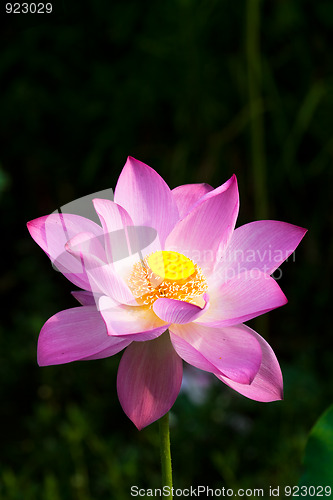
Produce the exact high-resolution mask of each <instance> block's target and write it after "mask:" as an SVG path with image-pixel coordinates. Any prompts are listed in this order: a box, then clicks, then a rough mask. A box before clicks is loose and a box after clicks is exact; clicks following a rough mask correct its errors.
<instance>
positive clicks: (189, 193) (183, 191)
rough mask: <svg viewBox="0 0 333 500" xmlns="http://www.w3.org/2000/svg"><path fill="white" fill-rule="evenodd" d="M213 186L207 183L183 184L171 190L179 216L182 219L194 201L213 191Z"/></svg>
mask: <svg viewBox="0 0 333 500" xmlns="http://www.w3.org/2000/svg"><path fill="white" fill-rule="evenodd" d="M213 189H214V188H213V187H212V186H210V185H209V184H205V183H202V184H184V185H183V186H178V187H176V188H175V189H173V190H172V194H173V196H174V198H175V200H176V203H177V207H178V212H179V217H180V218H181V219H182V218H183V217H185V215H187V214H188V212H190V211H191V208H192V207H193V205H194V204H195V203H197V202H198V201H199V200H200V199H201V198H202V197H203V196H204V195H205V194H207V193H209V192H210V191H213Z"/></svg>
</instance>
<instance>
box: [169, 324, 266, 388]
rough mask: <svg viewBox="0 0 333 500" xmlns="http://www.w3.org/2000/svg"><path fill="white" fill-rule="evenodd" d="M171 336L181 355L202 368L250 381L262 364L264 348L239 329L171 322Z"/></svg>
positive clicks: (238, 380) (185, 359)
mask: <svg viewBox="0 0 333 500" xmlns="http://www.w3.org/2000/svg"><path fill="white" fill-rule="evenodd" d="M170 337H171V342H172V345H173V347H174V348H175V350H176V352H177V353H178V355H179V356H180V357H181V358H182V359H184V361H187V363H190V364H191V365H193V366H195V367H196V368H200V369H201V370H206V371H210V372H213V373H214V374H219V375H221V376H222V375H223V376H224V377H227V378H228V379H231V380H233V381H237V382H239V383H241V384H250V383H251V382H252V380H253V379H254V377H255V375H256V374H257V372H258V370H259V367H260V364H261V357H262V353H261V347H260V344H259V342H258V341H257V339H256V338H255V337H253V335H251V334H250V333H249V332H247V331H246V330H245V331H244V330H243V329H242V328H239V325H237V326H233V327H229V328H207V327H205V326H202V325H198V324H197V323H191V324H187V325H172V326H171V327H170Z"/></svg>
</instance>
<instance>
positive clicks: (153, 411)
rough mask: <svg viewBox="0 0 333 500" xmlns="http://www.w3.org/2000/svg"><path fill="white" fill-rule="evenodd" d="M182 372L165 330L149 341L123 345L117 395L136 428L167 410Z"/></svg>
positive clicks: (179, 384) (150, 421)
mask: <svg viewBox="0 0 333 500" xmlns="http://www.w3.org/2000/svg"><path fill="white" fill-rule="evenodd" d="M182 376H183V366H182V360H181V359H180V357H179V356H178V355H177V354H176V352H175V350H174V349H173V347H172V345H171V342H170V338H169V335H168V333H166V334H165V335H162V336H161V337H159V338H157V339H155V340H151V341H150V342H133V343H132V344H131V345H130V346H129V347H128V348H127V349H126V351H125V352H124V354H123V356H122V358H121V360H120V364H119V369H118V376H117V391H118V398H119V401H120V404H121V406H122V408H123V410H124V412H125V413H126V415H127V416H128V418H129V419H130V420H132V422H133V423H134V425H135V426H136V427H137V428H138V429H139V430H141V429H143V428H144V427H146V426H147V425H149V424H151V423H152V422H155V421H156V420H158V419H159V418H161V417H162V416H163V415H165V414H166V413H167V412H168V411H169V410H170V408H171V407H172V406H173V404H174V402H175V401H176V399H177V396H178V394H179V390H180V386H181V382H182Z"/></svg>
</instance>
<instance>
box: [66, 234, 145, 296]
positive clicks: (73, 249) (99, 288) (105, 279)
mask: <svg viewBox="0 0 333 500" xmlns="http://www.w3.org/2000/svg"><path fill="white" fill-rule="evenodd" d="M99 245H100V243H99V242H98V241H97V240H96V239H89V237H88V235H87V234H86V233H81V234H79V235H77V236H76V237H74V238H72V239H71V240H70V241H68V242H67V243H66V245H65V248H66V251H67V252H69V253H70V254H71V255H73V256H74V257H76V258H77V259H78V260H79V261H80V262H81V263H82V264H83V266H84V268H85V270H86V274H87V278H88V279H89V283H90V289H91V290H92V291H93V292H94V293H97V294H105V295H109V296H110V297H112V298H113V299H114V300H116V301H117V302H119V303H121V304H133V305H136V301H135V299H134V297H133V294H132V292H131V291H130V289H129V288H128V286H127V284H126V283H125V282H124V280H123V279H122V277H121V276H119V274H118V273H117V272H116V271H115V269H114V267H113V265H112V264H108V263H106V262H105V261H104V260H102V259H101V258H99V257H98V256H96V253H97V254H98V255H100V251H99ZM95 247H96V248H95Z"/></svg>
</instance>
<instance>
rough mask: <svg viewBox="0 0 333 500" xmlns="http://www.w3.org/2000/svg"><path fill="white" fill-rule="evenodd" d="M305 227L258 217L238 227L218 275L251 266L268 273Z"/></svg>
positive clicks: (230, 274)
mask: <svg viewBox="0 0 333 500" xmlns="http://www.w3.org/2000/svg"><path fill="white" fill-rule="evenodd" d="M306 231H307V230H306V229H303V228H302V227H298V226H294V225H293V224H287V223H286V222H279V221H276V220H259V221H256V222H251V223H250V224H245V225H244V226H241V227H238V228H237V229H236V230H235V231H234V233H233V235H232V237H231V239H230V242H229V245H228V247H227V249H226V251H225V253H224V255H223V256H222V260H221V261H220V263H219V264H218V266H217V268H216V273H217V274H219V276H220V278H221V279H230V278H232V277H233V276H235V275H236V274H239V273H241V272H243V271H245V270H250V269H258V270H260V271H263V272H264V273H265V274H271V273H272V272H274V271H275V269H277V268H278V267H279V266H280V264H282V262H283V261H284V260H286V259H287V258H288V257H289V256H290V255H291V254H292V253H293V251H294V250H295V248H296V247H297V245H298V244H299V242H300V241H301V239H302V238H303V236H304V235H305V233H306Z"/></svg>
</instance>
